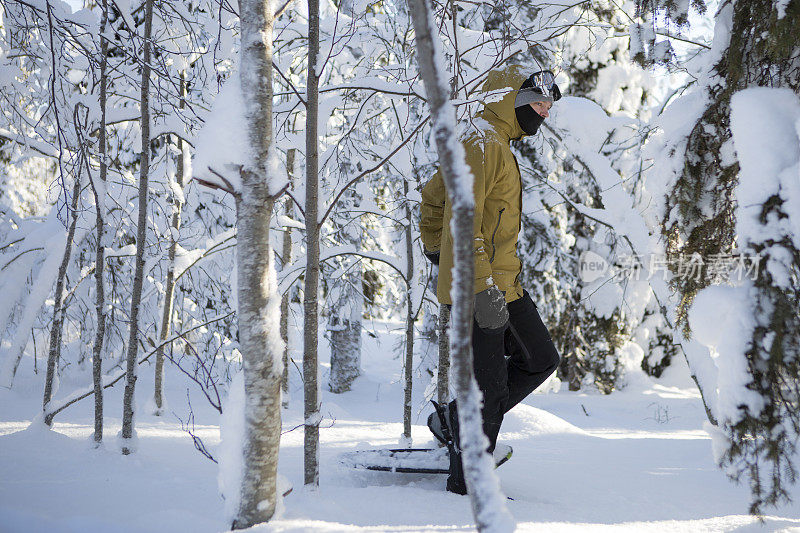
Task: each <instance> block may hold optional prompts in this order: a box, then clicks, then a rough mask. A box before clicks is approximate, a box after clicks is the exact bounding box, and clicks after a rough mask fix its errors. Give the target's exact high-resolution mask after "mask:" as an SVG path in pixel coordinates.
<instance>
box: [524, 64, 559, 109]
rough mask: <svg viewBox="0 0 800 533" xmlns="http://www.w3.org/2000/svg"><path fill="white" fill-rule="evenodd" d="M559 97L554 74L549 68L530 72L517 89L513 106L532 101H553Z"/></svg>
mask: <svg viewBox="0 0 800 533" xmlns="http://www.w3.org/2000/svg"><path fill="white" fill-rule="evenodd" d="M560 98H561V91H560V90H559V89H558V85H556V79H555V75H554V74H553V73H552V72H551V71H549V70H540V71H539V72H535V73H533V74H531V76H530V77H529V78H528V79H527V80H525V82H524V83H523V84H522V87H520V89H519V91H517V97H516V99H515V100H514V107H522V106H524V105H528V104H530V103H533V102H555V101H556V100H559V99H560Z"/></svg>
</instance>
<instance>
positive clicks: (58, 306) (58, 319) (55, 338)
mask: <svg viewBox="0 0 800 533" xmlns="http://www.w3.org/2000/svg"><path fill="white" fill-rule="evenodd" d="M80 194H81V182H80V173H78V174H76V175H75V183H74V185H73V188H72V202H71V204H70V212H71V214H72V219H71V221H70V224H69V229H68V230H67V245H66V246H65V247H64V255H63V256H62V258H61V266H60V267H59V269H58V281H57V282H56V291H55V294H54V295H53V300H54V301H53V326H52V328H51V329H50V350H49V352H48V354H47V374H46V375H45V381H44V398H43V400H42V410H43V412H45V413H46V412H47V406H48V404H49V403H50V400H51V399H52V398H53V392H54V391H53V383H54V381H55V375H56V370H57V367H58V360H59V359H60V358H61V333H62V332H63V330H64V284H65V281H66V277H67V267H69V258H70V256H71V255H72V241H73V240H74V239H75V226H76V224H77V222H78V197H79V196H80ZM44 422H45V424H47V425H48V426H49V425H51V424H52V423H53V417H52V416H50V415H45V417H44Z"/></svg>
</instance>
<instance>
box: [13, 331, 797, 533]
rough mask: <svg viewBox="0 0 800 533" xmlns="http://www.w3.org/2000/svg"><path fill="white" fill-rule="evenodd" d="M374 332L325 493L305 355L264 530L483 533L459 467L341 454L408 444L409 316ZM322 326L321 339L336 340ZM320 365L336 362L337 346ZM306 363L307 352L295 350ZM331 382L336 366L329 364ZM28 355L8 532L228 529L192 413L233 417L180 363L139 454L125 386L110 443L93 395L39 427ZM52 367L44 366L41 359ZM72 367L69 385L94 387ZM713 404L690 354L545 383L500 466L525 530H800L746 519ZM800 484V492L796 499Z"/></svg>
mask: <svg viewBox="0 0 800 533" xmlns="http://www.w3.org/2000/svg"><path fill="white" fill-rule="evenodd" d="M375 327H376V329H377V330H378V335H377V337H375V338H373V337H371V336H367V335H365V336H364V348H363V350H364V351H363V370H364V375H363V376H362V377H360V378H359V379H358V380H356V382H355V386H354V390H353V391H352V392H350V393H346V394H342V395H334V394H331V393H327V392H324V393H323V395H322V401H323V404H322V412H323V414H324V415H325V419H324V420H323V422H322V427H323V429H321V431H320V438H321V443H322V450H321V478H320V489H319V491H318V492H308V491H305V490H304V489H303V487H302V477H303V476H302V458H303V454H302V441H303V432H302V427H300V428H299V429H295V430H293V431H288V430H291V428H294V427H295V426H298V425H299V424H301V423H302V403H301V396H302V384H301V382H300V379H299V376H298V374H297V369H296V367H294V365H292V366H291V374H290V375H291V378H292V386H291V392H292V393H291V400H290V408H289V409H288V410H286V411H284V417H283V426H284V431H287V433H285V434H284V436H283V438H282V442H281V455H280V466H279V468H280V472H281V474H282V475H284V476H286V477H287V478H288V479H289V480H290V481H291V482H292V483H293V484H294V491H293V492H292V493H291V494H290V495H289V496H288V497H287V498H286V499H285V501H284V506H285V509H284V510H283V511H282V513H281V515H280V517H279V518H277V519H275V520H273V521H272V522H271V523H270V524H269V525H262V526H258V527H256V528H254V530H257V531H309V530H319V531H359V532H362V531H414V532H422V531H469V530H472V526H471V524H472V512H471V509H470V505H469V501H468V499H467V498H465V497H461V496H456V495H453V494H450V493H447V492H445V490H444V483H445V476H441V475H439V476H436V475H413V474H391V473H385V472H364V471H354V470H347V469H345V468H343V467H340V466H339V465H338V464H337V461H336V458H337V456H338V454H340V453H342V452H345V451H351V450H355V449H363V448H369V447H396V446H397V443H398V441H399V439H400V436H401V433H402V418H401V417H402V381H401V372H400V370H401V369H400V365H401V359H400V358H395V355H394V351H395V350H394V348H395V347H396V346H397V341H398V340H399V337H400V336H401V335H402V328H401V325H400V324H397V323H377V324H375ZM321 337H322V336H321ZM321 348H322V349H321V354H320V355H321V357H320V360H321V361H326V360H327V346H326V341H324V340H323V341H322V346H321ZM295 358H296V359H298V358H299V355H295ZM322 366H323V368H322V369H321V371H322V378H323V382H326V381H325V378H326V373H327V368H326V365H325V364H323V365H322ZM30 367H32V362H31V361H30V359H29V358H25V359H24V360H23V366H22V367H21V369H20V375H19V376H18V380H17V381H16V383H15V387H14V389H13V390H12V391H8V390H6V389H0V531H2V532H17V531H24V532H36V531H48V532H56V531H76V532H77V531H81V532H86V531H103V532H111V531H131V532H133V531H136V532H148V531H169V532H179V531H187V532H188V531H192V532H205V531H224V530H225V529H226V525H227V524H226V523H225V522H224V520H223V516H224V512H223V506H224V502H223V501H222V499H221V498H220V496H219V491H218V487H217V475H218V468H217V465H215V464H214V463H212V462H211V461H209V460H208V459H205V458H204V457H202V456H201V455H200V454H199V453H198V452H196V451H195V450H194V448H193V445H192V442H191V439H190V438H189V436H188V434H186V433H185V432H183V431H182V430H181V426H180V422H179V421H178V419H177V417H178V416H179V417H181V418H183V419H184V420H185V419H186V415H187V411H188V408H187V404H186V390H187V388H189V390H190V391H191V398H192V406H193V408H194V414H195V417H196V420H195V433H196V434H197V435H198V436H200V437H201V438H202V439H203V441H204V442H205V444H206V445H207V446H208V447H209V449H210V450H211V452H212V453H214V452H215V448H216V446H217V445H218V443H219V430H218V421H219V415H217V414H216V412H215V411H214V410H213V409H211V408H210V407H209V406H208V405H204V404H203V402H204V400H203V399H202V397H201V396H200V394H198V393H197V391H196V390H195V389H194V384H192V383H190V382H188V381H187V380H186V379H185V378H183V377H182V376H181V375H179V374H177V373H176V372H174V371H172V369H169V370H168V373H167V380H166V383H167V389H168V390H167V391H166V397H167V401H168V406H167V410H166V412H167V415H166V416H164V417H162V418H157V417H153V416H151V415H149V414H147V412H146V411H145V409H144V407H145V405H146V404H147V403H148V400H149V396H150V395H151V394H152V369H151V368H149V367H146V368H142V369H140V372H139V376H140V380H139V381H140V382H139V383H138V384H137V385H138V386H137V392H136V394H137V398H136V400H137V405H138V406H139V412H138V413H137V420H136V423H137V432H138V436H139V447H138V451H137V452H136V453H135V454H134V455H131V456H127V457H125V456H122V455H120V454H119V452H118V450H117V442H116V433H117V431H119V428H120V415H121V404H122V402H121V395H122V387H121V385H118V386H117V387H115V388H114V389H112V391H111V392H109V393H108V394H107V395H106V414H107V418H106V433H105V437H106V438H105V441H106V442H105V446H104V448H103V449H101V450H94V449H92V447H91V443H90V440H89V439H90V435H91V432H92V413H91V408H92V405H91V402H90V401H89V402H87V401H83V402H82V403H80V404H78V405H76V406H73V407H72V408H70V409H68V410H67V411H65V412H64V413H62V415H61V416H59V417H58V418H57V419H56V424H55V427H54V430H53V431H48V430H45V429H44V428H42V427H41V426H39V425H38V424H36V425H34V426H32V427H30V428H29V427H28V426H29V424H30V420H32V419H33V418H34V417H35V416H36V414H37V412H38V410H39V409H40V407H39V405H40V402H41V390H40V389H41V386H42V381H43V380H42V377H41V375H39V376H34V375H33V374H32V368H30ZM40 368H41V366H40ZM427 384H428V382H427V378H419V379H417V380H416V381H415V386H416V390H415V394H414V406H415V410H414V413H415V415H416V421H415V425H414V427H413V432H412V434H413V438H414V445H415V446H432V445H433V439H432V437H431V436H430V434H429V432H428V429H427V428H426V427H425V419H426V418H427V414H428V413H429V412H430V408H429V407H428V406H427V405H426V404H425V400H424V398H423V395H422V391H423V390H424V388H425V386H426V385H427ZM82 385H83V384H82V383H75V382H72V381H70V380H68V379H67V378H65V379H63V380H62V383H61V391H62V393H63V394H67V393H68V392H69V390H71V388H73V387H78V386H82ZM704 421H705V415H704V411H703V407H702V404H701V402H700V399H699V395H698V393H697V392H696V389H695V387H694V385H693V383H692V381H691V379H690V378H689V376H688V373H687V370H686V367H685V364H684V363H683V362H682V361H680V360H679V361H677V364H676V365H675V366H674V367H672V368H670V369H668V371H667V372H666V376H665V377H664V378H662V379H660V380H651V379H650V378H647V377H645V376H643V375H641V374H639V375H634V376H631V379H630V385H629V386H628V388H627V389H626V390H624V391H620V392H615V393H614V394H612V395H610V396H603V395H600V394H597V393H586V392H581V393H574V392H569V391H566V390H562V391H561V392H558V393H550V394H535V395H533V396H531V397H529V398H528V399H527V400H525V402H524V403H523V404H521V405H520V406H518V407H516V408H515V409H514V410H513V411H511V413H509V415H508V416H507V418H506V422H505V423H504V425H503V430H502V432H501V435H500V441H501V442H505V443H508V444H510V445H511V446H513V447H514V457H513V458H512V459H511V461H510V462H509V463H508V464H507V465H505V466H503V467H502V468H500V469H499V470H498V475H499V478H500V481H501V486H502V490H503V491H504V492H505V494H507V495H508V496H510V497H512V498H514V500H513V501H509V502H508V508H509V510H510V511H511V513H512V514H513V515H514V518H515V519H516V520H517V523H518V531H555V532H561V531H575V530H580V531H584V530H592V531H637V532H638V531H658V532H663V531H691V532H698V531H737V532H745V531H759V532H760V531H790V530H795V531H800V504H797V503H795V504H793V505H791V506H788V507H784V508H781V509H779V510H777V511H773V513H772V516H767V517H766V518H765V524H764V525H763V526H762V525H759V524H758V522H757V520H756V519H754V518H753V517H750V516H747V515H746V510H747V506H748V497H749V494H748V490H747V488H746V487H745V486H736V485H733V484H732V483H730V482H729V481H728V480H727V479H726V478H725V475H724V474H723V473H722V472H721V471H720V470H719V469H717V468H716V466H715V465H714V464H713V460H712V455H711V442H710V439H709V436H708V434H707V433H706V432H705V431H703V429H702V426H703V422H704ZM797 496H800V491H795V499H797Z"/></svg>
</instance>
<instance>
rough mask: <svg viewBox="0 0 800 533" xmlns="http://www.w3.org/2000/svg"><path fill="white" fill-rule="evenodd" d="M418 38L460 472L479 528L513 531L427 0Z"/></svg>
mask: <svg viewBox="0 0 800 533" xmlns="http://www.w3.org/2000/svg"><path fill="white" fill-rule="evenodd" d="M409 7H410V11H411V18H412V19H413V22H414V32H415V34H416V41H417V51H418V53H417V61H418V62H419V71H420V75H421V77H422V80H423V82H424V84H425V92H426V93H427V95H428V104H429V105H430V107H431V116H432V118H433V132H434V138H435V139H436V148H437V151H438V153H439V163H440V166H439V168H440V170H441V172H442V177H443V179H444V183H445V187H446V188H447V194H448V198H449V200H450V205H451V206H452V220H453V221H455V223H454V224H452V226H451V228H450V231H451V232H452V235H453V269H452V273H453V288H452V290H451V294H452V296H453V306H452V310H451V313H452V314H451V318H450V353H451V354H452V356H453V370H454V377H455V380H456V381H455V384H456V392H457V397H458V402H459V405H458V419H459V424H460V428H461V429H460V437H461V438H460V441H461V454H462V459H463V463H464V475H465V476H464V477H465V480H466V482H467V488H468V492H469V496H470V502H471V504H472V512H473V515H474V517H475V523H476V526H477V529H478V531H513V530H514V519H513V518H512V516H511V514H510V513H509V512H508V510H507V509H506V505H505V497H504V496H503V495H502V493H501V492H500V484H499V482H498V481H497V477H496V475H495V473H494V461H493V460H492V458H491V457H490V456H489V454H488V453H487V452H486V448H487V444H488V442H487V439H486V436H485V435H484V434H483V428H482V423H481V413H480V391H479V390H478V385H477V383H476V382H475V377H474V375H473V367H472V322H473V312H472V311H473V286H474V282H473V279H474V270H475V252H474V248H473V247H474V244H473V243H474V235H473V217H474V210H475V200H474V198H473V194H472V178H471V176H470V175H469V174H468V172H466V171H463V170H460V169H464V168H465V167H466V162H465V160H464V153H463V149H461V146H460V145H459V144H458V142H457V133H456V130H455V118H456V117H455V110H454V108H453V106H452V105H451V104H450V102H449V101H448V98H447V96H448V94H449V90H450V88H449V86H448V82H447V79H448V75H447V72H445V71H444V69H443V68H442V65H443V64H444V54H443V52H442V50H441V48H440V47H439V44H438V43H437V42H435V41H434V38H433V31H434V28H431V26H430V24H431V22H433V13H432V12H431V9H430V4H429V3H428V2H427V1H426V0H409Z"/></svg>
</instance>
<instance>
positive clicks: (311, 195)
mask: <svg viewBox="0 0 800 533" xmlns="http://www.w3.org/2000/svg"><path fill="white" fill-rule="evenodd" d="M318 56H319V0H308V83H307V85H306V87H307V89H306V92H307V94H306V106H307V107H306V208H305V214H306V272H305V293H304V294H303V313H304V331H303V392H304V409H303V412H304V415H305V424H304V437H303V465H304V467H303V470H304V483H305V484H306V485H312V486H314V487H316V486H318V485H319V422H320V421H319V392H318V391H319V376H318V373H319V369H318V354H317V348H318V345H317V342H318V340H317V336H318V320H319V317H318V316H317V291H318V286H319V224H318V221H317V211H318V205H317V202H318V189H319V176H318V172H319V170H318V167H319V159H318V158H319V154H318V152H317V151H318V140H317V120H318V112H319V77H318V76H317V71H316V70H317V59H318Z"/></svg>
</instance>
